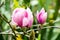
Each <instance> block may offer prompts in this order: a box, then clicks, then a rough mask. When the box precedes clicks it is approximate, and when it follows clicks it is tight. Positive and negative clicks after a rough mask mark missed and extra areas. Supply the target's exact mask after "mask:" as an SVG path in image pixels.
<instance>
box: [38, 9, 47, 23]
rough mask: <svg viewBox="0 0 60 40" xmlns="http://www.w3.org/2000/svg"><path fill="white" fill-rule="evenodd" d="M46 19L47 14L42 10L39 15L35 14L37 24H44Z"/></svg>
mask: <svg viewBox="0 0 60 40" xmlns="http://www.w3.org/2000/svg"><path fill="white" fill-rule="evenodd" d="M46 19H47V12H45V10H44V8H42V9H41V11H40V12H39V13H37V21H38V23H39V24H44V23H45V21H46Z"/></svg>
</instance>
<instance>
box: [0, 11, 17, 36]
mask: <svg viewBox="0 0 60 40" xmlns="http://www.w3.org/2000/svg"><path fill="white" fill-rule="evenodd" d="M0 17H1V18H2V19H3V20H4V21H5V22H7V23H8V24H9V26H10V28H11V29H12V32H13V33H14V34H15V32H14V30H13V28H12V26H11V25H10V22H8V21H7V20H6V19H5V18H4V16H3V15H2V14H1V12H0ZM15 37H16V34H15Z"/></svg>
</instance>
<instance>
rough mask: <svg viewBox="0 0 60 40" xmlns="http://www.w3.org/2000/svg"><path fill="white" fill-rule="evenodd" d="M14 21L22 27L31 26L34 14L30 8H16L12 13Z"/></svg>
mask: <svg viewBox="0 0 60 40" xmlns="http://www.w3.org/2000/svg"><path fill="white" fill-rule="evenodd" d="M12 21H13V22H14V23H15V24H16V25H18V26H20V27H31V26H32V23H33V15H32V12H31V10H30V9H29V8H27V9H24V8H16V9H15V10H14V11H13V14H12Z"/></svg>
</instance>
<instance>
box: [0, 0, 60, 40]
mask: <svg viewBox="0 0 60 40" xmlns="http://www.w3.org/2000/svg"><path fill="white" fill-rule="evenodd" d="M3 2H4V3H3ZM2 3H3V4H2ZM1 4H2V5H3V6H2V5H1ZM20 7H23V8H27V7H30V9H31V11H32V12H33V16H34V23H33V25H36V24H37V20H36V17H35V16H36V13H37V11H40V10H41V8H42V7H43V8H45V10H46V12H47V13H48V18H47V21H46V23H48V25H46V26H44V27H48V26H55V27H59V26H60V0H0V13H1V14H2V15H4V17H5V19H6V20H8V21H10V20H11V14H12V11H13V10H14V9H15V8H20ZM56 21H57V22H56ZM37 26H38V25H37ZM37 26H36V27H37ZM9 29H10V27H9V25H8V24H7V23H6V22H5V21H4V20H3V19H2V18H1V17H0V32H5V31H8V30H9ZM31 29H35V27H33V28H31ZM31 29H27V30H31ZM16 30H17V31H18V32H21V31H22V30H21V29H16ZM35 34H36V33H35V30H34V31H33V30H32V32H31V33H29V35H30V40H34V38H35V39H36V40H60V29H58V28H53V27H52V28H46V29H42V30H41V33H40V34H39V33H38V35H37V37H35V36H36V35H35ZM33 37H34V38H33ZM16 39H17V40H29V39H28V37H27V36H25V35H18V36H17V37H16ZM0 40H14V39H13V37H12V35H2V34H0Z"/></svg>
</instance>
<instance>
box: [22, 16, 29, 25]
mask: <svg viewBox="0 0 60 40" xmlns="http://www.w3.org/2000/svg"><path fill="white" fill-rule="evenodd" d="M27 24H28V19H27V18H25V17H24V18H23V25H22V26H27Z"/></svg>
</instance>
